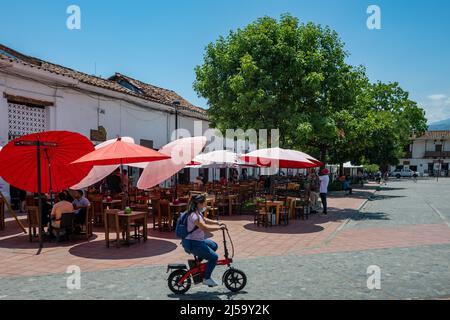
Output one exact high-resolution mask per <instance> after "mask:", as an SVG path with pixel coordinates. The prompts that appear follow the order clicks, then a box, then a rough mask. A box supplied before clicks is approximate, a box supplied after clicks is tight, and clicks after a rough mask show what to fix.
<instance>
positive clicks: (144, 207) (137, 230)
mask: <svg viewBox="0 0 450 320" xmlns="http://www.w3.org/2000/svg"><path fill="white" fill-rule="evenodd" d="M131 209H133V210H135V211H142V212H146V213H147V216H148V214H149V212H150V210H149V207H148V204H135V205H133V206H132V207H131ZM130 227H131V228H132V229H133V230H134V234H133V235H132V236H131V238H133V239H136V240H138V241H139V242H140V241H141V238H143V237H144V230H143V229H144V228H146V227H147V226H145V225H144V219H141V220H135V221H134V222H133V223H132V224H131V225H130ZM141 228H142V232H141Z"/></svg>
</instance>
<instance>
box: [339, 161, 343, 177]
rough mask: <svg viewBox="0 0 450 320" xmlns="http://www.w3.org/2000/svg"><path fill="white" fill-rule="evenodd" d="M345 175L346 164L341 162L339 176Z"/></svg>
mask: <svg viewBox="0 0 450 320" xmlns="http://www.w3.org/2000/svg"><path fill="white" fill-rule="evenodd" d="M343 175H344V164H343V163H340V164H339V177H342V176H343Z"/></svg>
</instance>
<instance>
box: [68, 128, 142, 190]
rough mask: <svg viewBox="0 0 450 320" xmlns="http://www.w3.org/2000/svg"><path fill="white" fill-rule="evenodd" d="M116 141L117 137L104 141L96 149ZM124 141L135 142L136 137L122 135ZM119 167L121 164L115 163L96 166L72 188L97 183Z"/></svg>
mask: <svg viewBox="0 0 450 320" xmlns="http://www.w3.org/2000/svg"><path fill="white" fill-rule="evenodd" d="M116 141H117V138H116V139H111V140H108V141H105V142H102V143H100V144H99V145H97V146H95V150H98V149H100V148H103V147H106V146H108V145H110V144H112V143H114V142H116ZM122 141H125V142H128V143H134V139H133V138H131V137H122ZM119 167H120V164H113V165H108V166H94V167H93V168H92V169H91V171H90V172H89V173H88V175H87V176H86V177H85V178H84V179H83V180H81V181H80V182H79V183H78V184H76V185H74V186H72V187H70V189H73V190H77V189H84V188H87V187H89V186H92V185H94V184H96V183H97V182H99V181H101V180H103V179H104V178H106V177H107V176H109V175H110V174H111V173H113V172H114V171H115V170H116V169H117V168H119Z"/></svg>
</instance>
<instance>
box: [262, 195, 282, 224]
mask: <svg viewBox="0 0 450 320" xmlns="http://www.w3.org/2000/svg"><path fill="white" fill-rule="evenodd" d="M283 205H284V201H269V200H268V201H267V202H266V206H267V209H270V208H276V224H277V225H279V224H280V212H281V208H282V207H283Z"/></svg>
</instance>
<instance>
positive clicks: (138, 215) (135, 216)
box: [118, 211, 147, 245]
mask: <svg viewBox="0 0 450 320" xmlns="http://www.w3.org/2000/svg"><path fill="white" fill-rule="evenodd" d="M118 216H119V220H120V221H123V222H124V223H125V225H126V228H127V230H126V239H125V241H126V243H127V244H128V245H129V244H130V243H131V242H130V239H131V235H130V233H131V230H130V226H131V224H132V223H133V222H134V221H136V220H142V219H143V220H144V242H146V241H147V212H143V211H133V212H132V213H130V214H127V213H125V211H119V214H118Z"/></svg>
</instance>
